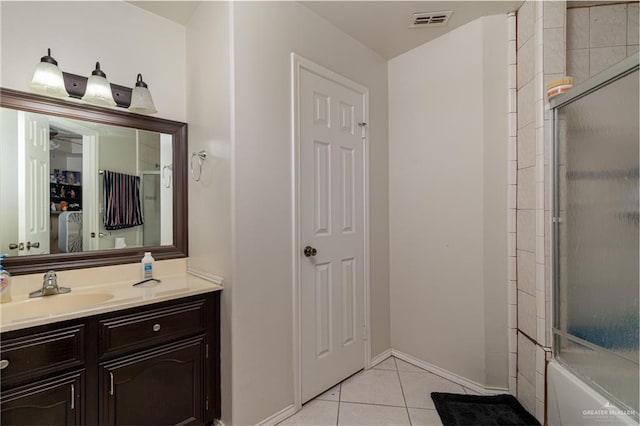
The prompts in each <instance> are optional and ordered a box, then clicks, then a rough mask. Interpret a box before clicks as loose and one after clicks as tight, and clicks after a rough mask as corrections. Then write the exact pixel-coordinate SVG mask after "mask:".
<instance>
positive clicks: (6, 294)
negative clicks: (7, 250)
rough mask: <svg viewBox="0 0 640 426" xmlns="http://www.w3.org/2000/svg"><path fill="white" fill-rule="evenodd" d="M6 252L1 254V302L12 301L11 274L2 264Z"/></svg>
mask: <svg viewBox="0 0 640 426" xmlns="http://www.w3.org/2000/svg"><path fill="white" fill-rule="evenodd" d="M5 257H7V255H6V254H3V255H0V303H7V302H11V274H10V273H9V272H8V271H7V270H5V269H4V266H2V259H4V258H5Z"/></svg>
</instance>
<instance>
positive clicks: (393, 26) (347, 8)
mask: <svg viewBox="0 0 640 426" xmlns="http://www.w3.org/2000/svg"><path fill="white" fill-rule="evenodd" d="M129 3H132V4H134V5H136V6H138V7H141V8H143V9H146V10H148V11H150V12H152V13H155V14H157V15H160V16H164V17H165V18H168V19H170V20H172V21H174V22H177V23H179V24H181V25H186V24H187V22H188V21H189V18H190V17H191V15H192V14H193V12H194V10H195V9H196V7H197V5H198V3H199V2H197V1H130V2H129ZM301 3H302V4H303V5H305V6H306V7H308V8H309V9H311V10H312V11H314V12H315V13H317V14H318V15H320V16H321V17H323V18H324V19H326V20H327V21H329V22H331V23H332V24H333V25H335V26H336V27H338V28H340V29H341V30H342V31H344V32H345V33H347V34H349V35H351V36H352V37H353V38H355V39H357V40H359V41H360V42H361V43H363V44H364V45H366V46H368V47H370V48H371V49H373V50H375V51H376V52H378V53H379V54H380V55H381V56H382V57H384V58H385V59H390V58H393V57H394V56H397V55H399V54H401V53H404V52H406V51H408V50H411V49H413V48H414V47H418V46H420V45H421V44H424V43H426V42H428V41H430V40H433V39H434V38H436V37H439V36H441V35H442V34H445V33H446V32H448V31H451V30H452V29H454V28H457V27H459V26H461V25H464V24H466V23H468V22H471V21H473V20H475V19H477V18H479V17H481V16H487V15H495V14H501V13H507V12H511V11H515V10H517V9H518V8H519V7H520V5H521V4H522V3H523V0H517V1H304V2H301ZM447 10H451V11H453V15H452V16H451V18H450V19H449V23H448V24H447V25H446V26H444V27H432V28H409V19H410V17H411V15H412V14H413V13H416V12H440V11H447Z"/></svg>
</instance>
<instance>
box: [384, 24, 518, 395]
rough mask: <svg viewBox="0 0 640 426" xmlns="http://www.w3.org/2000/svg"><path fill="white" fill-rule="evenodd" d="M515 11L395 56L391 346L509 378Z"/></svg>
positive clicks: (479, 374)
mask: <svg viewBox="0 0 640 426" xmlns="http://www.w3.org/2000/svg"><path fill="white" fill-rule="evenodd" d="M506 40H507V37H506V16H497V17H489V18H481V19H479V20H476V21H473V22H471V23H469V24H467V25H465V26H463V27H460V28H457V29H455V30H453V31H452V32H450V33H447V34H445V35H444V36H442V37H440V38H438V39H436V40H433V41H431V42H429V43H427V44H425V45H422V46H420V47H418V48H416V49H414V50H411V51H409V52H407V53H405V54H403V55H401V56H398V57H396V58H394V59H392V60H390V61H389V205H390V218H389V219H390V254H391V256H390V258H391V285H390V288H391V344H392V347H393V348H394V349H396V350H399V351H401V352H404V353H407V354H409V355H412V356H414V357H416V358H418V359H420V360H423V361H427V362H429V363H432V364H434V365H436V366H438V367H440V368H444V369H446V370H449V371H451V372H453V373H456V374H458V375H461V376H463V377H465V378H467V379H470V380H473V381H475V382H477V383H479V384H481V385H483V386H496V387H503V388H505V387H507V368H508V364H507V363H508V360H507V340H506V329H507V313H506V302H507V292H506V289H507V287H506V285H507V267H506V260H507V251H506V230H507V226H506V185H507V183H506V182H507V181H506V165H505V164H506V163H505V161H506V129H507V127H506V102H507V77H506V64H507V61H506V46H507V42H506Z"/></svg>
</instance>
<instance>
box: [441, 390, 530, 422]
mask: <svg viewBox="0 0 640 426" xmlns="http://www.w3.org/2000/svg"><path fill="white" fill-rule="evenodd" d="M431 398H432V399H433V402H434V403H435V405H436V410H438V414H439V415H440V419H441V420H442V424H443V425H444V426H492V425H495V426H507V425H513V426H540V423H539V422H538V420H536V418H535V417H533V416H532V415H531V414H529V412H528V411H527V410H525V409H524V407H523V406H522V405H520V403H519V402H518V400H517V399H515V398H514V397H513V396H511V395H493V396H478V395H459V394H455V393H440V392H433V393H431Z"/></svg>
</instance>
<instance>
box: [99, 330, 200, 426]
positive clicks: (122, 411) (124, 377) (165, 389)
mask: <svg viewBox="0 0 640 426" xmlns="http://www.w3.org/2000/svg"><path fill="white" fill-rule="evenodd" d="M204 349H205V342H204V336H202V337H198V338H194V339H190V340H187V341H183V342H180V343H176V344H172V345H167V346H163V347H160V348H158V349H154V350H150V351H147V352H144V353H142V354H139V355H134V356H129V357H125V358H120V359H117V360H115V361H112V362H109V363H105V364H102V365H101V367H100V370H101V372H100V379H101V383H102V386H101V390H102V392H101V396H100V423H101V424H109V425H169V424H184V425H187V424H203V423H204V409H205V400H206V398H207V396H206V395H205V386H204V379H203V376H204V359H205V356H204Z"/></svg>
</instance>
